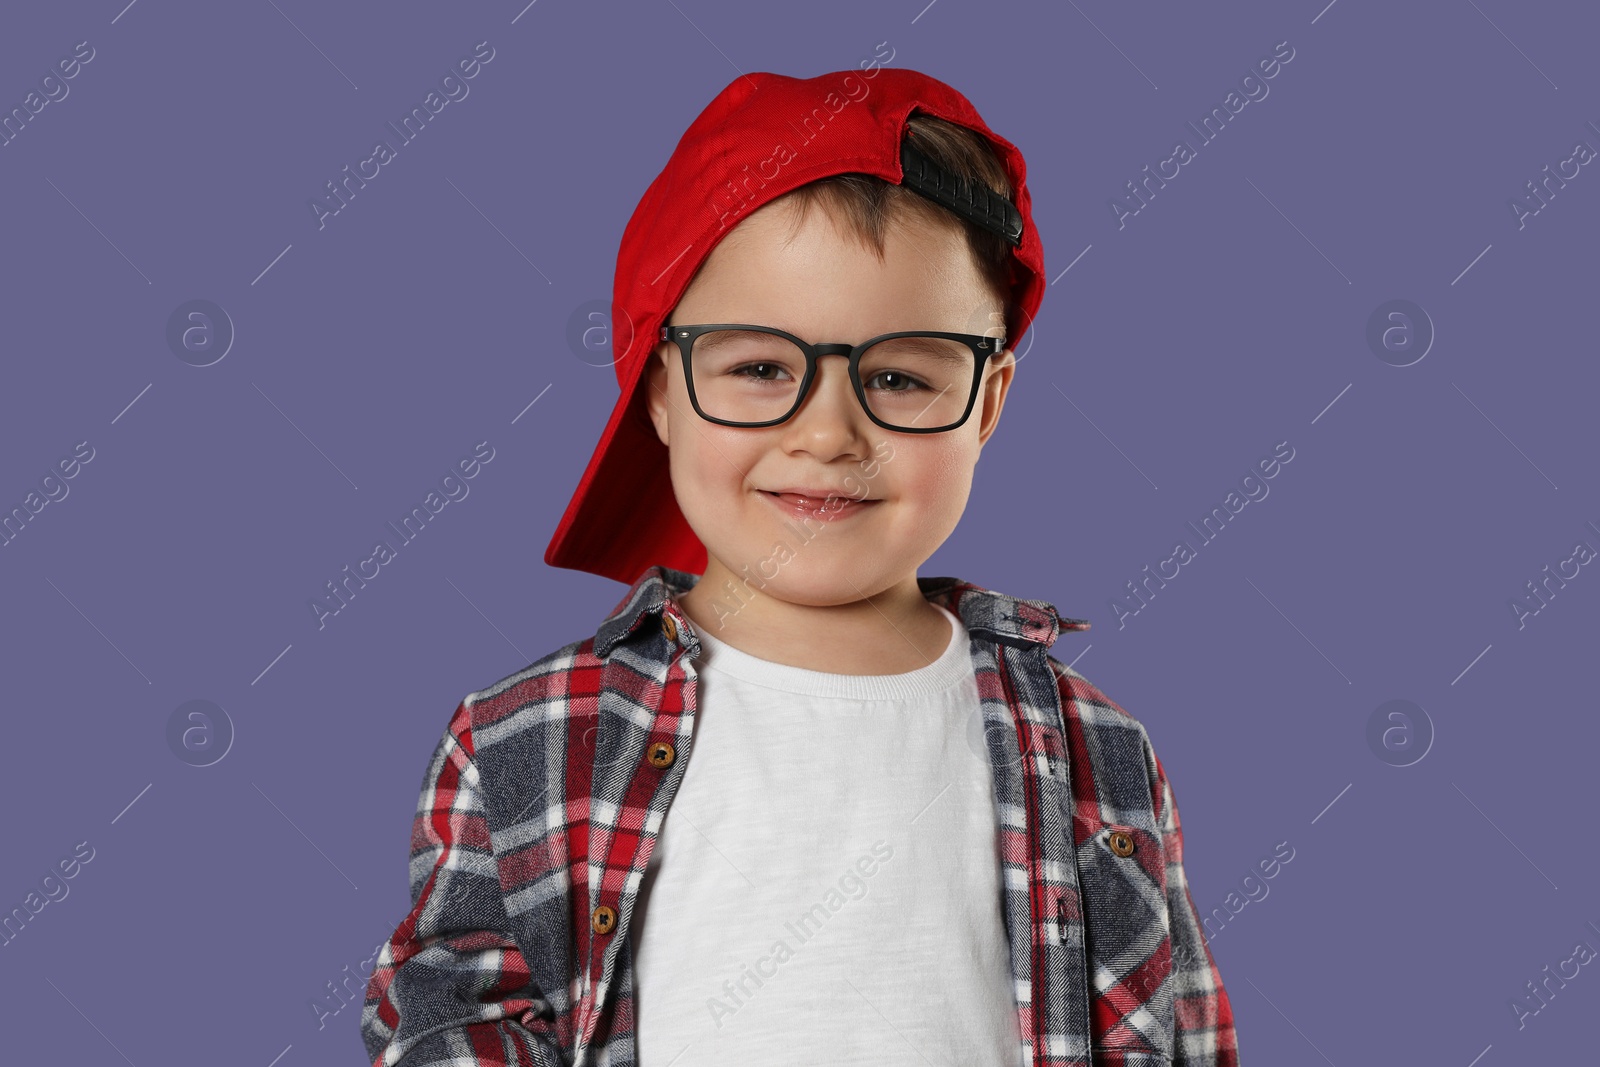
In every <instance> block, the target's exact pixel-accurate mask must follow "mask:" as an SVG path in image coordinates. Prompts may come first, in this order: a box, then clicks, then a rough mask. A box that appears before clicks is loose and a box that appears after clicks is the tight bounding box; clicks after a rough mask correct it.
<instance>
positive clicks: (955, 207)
mask: <svg viewBox="0 0 1600 1067" xmlns="http://www.w3.org/2000/svg"><path fill="white" fill-rule="evenodd" d="M900 169H901V171H902V177H901V181H900V184H902V185H904V186H906V187H908V188H910V189H912V190H914V191H916V192H918V193H921V194H922V195H923V196H925V197H927V198H928V199H929V200H933V201H935V202H936V203H939V204H942V205H944V206H945V207H947V208H949V209H950V210H951V211H954V212H955V213H956V214H957V215H960V216H961V217H962V218H964V219H967V220H969V221H971V222H975V223H977V224H978V225H979V226H982V227H983V228H984V229H986V230H992V231H993V232H995V233H997V234H999V235H1000V236H1001V237H1004V238H1005V239H1006V240H1007V241H1009V242H1010V243H1011V244H1012V246H1013V247H1017V246H1020V245H1021V244H1022V212H1020V211H1018V210H1017V207H1016V205H1015V204H1013V203H1012V202H1011V201H1009V200H1007V199H1006V198H1005V197H1003V196H1000V195H999V194H998V193H995V192H993V191H992V190H989V189H985V188H982V187H980V186H975V185H972V184H971V183H969V182H965V181H962V180H961V179H960V178H957V177H956V176H955V175H954V174H952V173H950V172H949V171H948V170H945V169H944V168H943V167H941V166H939V165H938V164H937V163H935V162H934V161H933V160H932V159H930V158H928V157H927V156H925V155H923V154H922V153H921V152H920V151H918V150H917V149H916V148H914V147H912V144H911V138H910V137H904V138H902V139H901V141H900Z"/></svg>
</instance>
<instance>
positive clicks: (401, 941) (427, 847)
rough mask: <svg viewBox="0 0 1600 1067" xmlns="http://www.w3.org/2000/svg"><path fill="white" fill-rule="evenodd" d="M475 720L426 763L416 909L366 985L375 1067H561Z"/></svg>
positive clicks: (453, 727) (416, 830) (450, 734)
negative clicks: (478, 757) (509, 892)
mask: <svg viewBox="0 0 1600 1067" xmlns="http://www.w3.org/2000/svg"><path fill="white" fill-rule="evenodd" d="M467 723H468V719H467V714H466V708H465V705H464V704H463V706H462V707H459V708H457V711H456V714H455V716H454V717H453V718H452V720H451V724H450V728H449V729H448V730H446V732H445V735H444V737H443V738H442V739H441V740H440V741H439V744H438V745H437V746H436V747H435V749H434V752H433V756H432V758H431V759H430V760H429V764H428V772H427V774H426V776H425V777H424V779H423V784H422V794H421V797H420V798H419V800H418V802H417V810H416V817H415V820H414V821H413V823H412V829H411V866H410V882H411V887H410V888H411V901H412V908H411V911H410V913H409V914H408V915H407V916H406V918H405V919H404V920H403V921H402V922H401V923H400V925H399V926H398V927H397V928H396V929H395V932H394V934H393V935H392V936H391V937H390V939H389V941H388V942H387V943H386V944H385V945H384V946H383V949H382V951H381V952H380V953H379V956H378V960H377V965H376V966H375V967H374V969H373V972H372V976H371V978H370V979H369V980H368V983H367V989H366V996H365V999H364V1002H363V1005H362V1012H361V1039H362V1041H363V1043H364V1044H365V1045H366V1048H367V1055H368V1057H370V1058H371V1061H372V1064H373V1067H434V1065H439V1067H444V1065H449V1067H473V1065H482V1067H562V1065H563V1060H562V1057H561V1053H560V1046H559V1044H558V1043H557V1040H556V1037H555V1034H554V1032H553V1028H552V1024H551V1022H550V1021H549V1020H550V1019H551V1018H552V1013H551V1012H550V1010H549V1005H548V1003H547V1002H546V1001H545V999H544V997H543V995H542V994H541V992H540V990H539V989H538V988H537V987H536V986H535V985H534V984H533V981H532V979H531V977H530V975H529V971H528V966H527V963H526V961H525V959H524V957H523V955H522V952H521V950H520V949H519V948H518V947H517V944H516V942H515V941H514V940H513V939H512V936H511V933H510V925H511V924H510V920H509V918H508V917H507V914H506V909H505V900H504V898H503V897H502V896H501V893H500V879H499V874H498V869H497V867H496V864H495V858H494V851H493V848H492V847H491V845H490V840H489V824H488V819H487V815H486V811H485V808H484V805H483V795H482V792H481V791H480V788H479V781H478V767H477V764H476V763H474V762H473V759H472V754H471V745H470V733H469V730H470V727H469V726H468V725H467ZM462 735H466V736H467V737H468V740H467V741H466V742H465V743H464V742H463V740H462Z"/></svg>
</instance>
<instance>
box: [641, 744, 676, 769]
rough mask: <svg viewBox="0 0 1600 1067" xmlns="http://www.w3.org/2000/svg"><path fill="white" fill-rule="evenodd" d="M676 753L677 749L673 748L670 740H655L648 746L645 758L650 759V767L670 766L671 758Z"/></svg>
mask: <svg viewBox="0 0 1600 1067" xmlns="http://www.w3.org/2000/svg"><path fill="white" fill-rule="evenodd" d="M677 754H678V751H677V749H675V748H673V747H672V744H671V743H670V742H667V741H657V742H656V743H655V744H653V745H651V746H650V754H649V756H648V757H647V758H648V759H649V760H650V766H652V767H670V766H672V761H673V758H674V757H676V756H677Z"/></svg>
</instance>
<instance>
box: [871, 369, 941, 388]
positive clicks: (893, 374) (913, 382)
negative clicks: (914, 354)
mask: <svg viewBox="0 0 1600 1067" xmlns="http://www.w3.org/2000/svg"><path fill="white" fill-rule="evenodd" d="M879 378H890V379H892V380H893V384H891V385H888V386H885V387H884V389H883V392H886V393H909V392H912V391H914V390H916V389H926V388H927V383H926V382H921V381H918V380H917V379H916V378H913V377H911V375H909V374H906V373H904V372H902V371H897V370H881V371H879V372H878V373H876V374H874V375H873V376H872V377H870V378H867V379H865V380H864V381H863V382H862V383H861V384H862V385H863V386H865V387H866V388H868V389H871V388H872V387H873V386H872V383H873V382H875V381H877V380H878V379H879Z"/></svg>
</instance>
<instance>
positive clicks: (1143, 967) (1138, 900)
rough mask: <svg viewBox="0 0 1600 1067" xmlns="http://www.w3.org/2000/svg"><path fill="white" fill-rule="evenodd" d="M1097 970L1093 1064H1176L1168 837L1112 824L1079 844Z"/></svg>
mask: <svg viewBox="0 0 1600 1067" xmlns="http://www.w3.org/2000/svg"><path fill="white" fill-rule="evenodd" d="M1077 859H1078V877H1079V889H1080V891H1081V893H1082V896H1083V910H1084V952H1085V957H1086V960H1087V965H1088V969H1089V974H1088V979H1089V1019H1090V1047H1091V1053H1092V1056H1091V1062H1092V1063H1094V1064H1095V1065H1097V1067H1102V1065H1103V1067H1163V1065H1165V1064H1169V1063H1171V1062H1172V1054H1173V1015H1172V983H1171V981H1170V978H1171V975H1172V939H1171V931H1170V920H1169V918H1168V912H1167V857H1166V851H1165V849H1163V848H1162V845H1161V840H1160V838H1159V837H1158V836H1157V835H1156V834H1155V833H1153V832H1151V831H1149V830H1145V829H1142V828H1140V827H1137V826H1131V825H1128V824H1126V823H1104V824H1102V825H1100V826H1099V827H1097V828H1096V829H1095V830H1094V831H1093V832H1092V833H1091V834H1090V835H1089V836H1088V837H1087V838H1086V839H1085V840H1084V841H1083V842H1082V843H1081V844H1079V845H1078V846H1077Z"/></svg>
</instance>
